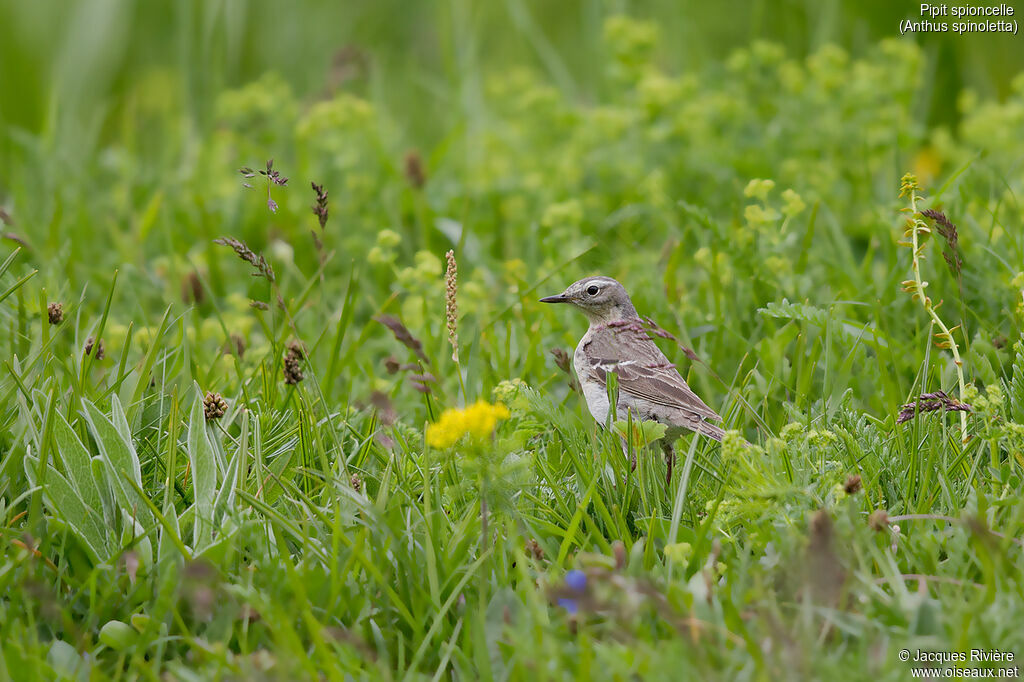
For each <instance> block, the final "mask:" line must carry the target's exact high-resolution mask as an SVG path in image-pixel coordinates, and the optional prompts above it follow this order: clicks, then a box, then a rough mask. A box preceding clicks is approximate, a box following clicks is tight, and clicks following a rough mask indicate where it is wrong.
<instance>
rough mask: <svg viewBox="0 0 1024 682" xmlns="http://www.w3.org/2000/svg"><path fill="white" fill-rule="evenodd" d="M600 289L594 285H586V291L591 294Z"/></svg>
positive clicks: (595, 294)
mask: <svg viewBox="0 0 1024 682" xmlns="http://www.w3.org/2000/svg"><path fill="white" fill-rule="evenodd" d="M598 291H600V289H598V288H597V287H596V286H594V285H590V286H589V287H587V293H588V294H589V295H591V296H597V292H598Z"/></svg>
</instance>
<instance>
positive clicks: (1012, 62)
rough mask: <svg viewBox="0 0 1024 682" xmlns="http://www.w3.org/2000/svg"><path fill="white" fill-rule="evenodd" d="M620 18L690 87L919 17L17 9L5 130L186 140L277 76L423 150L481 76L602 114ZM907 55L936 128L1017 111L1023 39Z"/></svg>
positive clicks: (445, 8) (875, 5)
mask: <svg viewBox="0 0 1024 682" xmlns="http://www.w3.org/2000/svg"><path fill="white" fill-rule="evenodd" d="M1009 4H1010V5H1011V6H1013V7H1016V8H1019V7H1020V6H1021V4H1020V3H1017V2H1013V3H1009ZM617 13H625V14H630V15H631V16H634V17H637V18H641V19H650V20H653V21H655V22H656V23H657V25H658V26H659V27H660V28H661V31H662V35H663V40H662V43H661V45H660V54H659V55H658V60H659V61H660V62H661V63H662V65H663V66H664V67H665V68H666V69H667V70H669V71H676V72H685V71H687V70H692V69H698V68H701V67H703V66H705V65H707V64H708V63H714V62H716V61H721V60H722V59H724V58H725V57H726V56H727V55H728V54H729V53H730V52H731V51H733V50H734V49H736V48H737V47H741V46H744V45H747V44H749V43H750V42H751V41H753V40H757V39H763V40H769V41H774V42H778V43H781V44H783V45H785V46H786V49H787V53H788V54H789V55H790V56H793V57H796V58H801V57H804V56H806V55H807V54H810V53H812V52H813V51H815V50H816V49H817V48H819V47H821V46H822V45H824V44H827V43H832V44H836V45H839V46H841V47H843V48H844V49H846V50H847V51H849V52H851V53H853V54H859V53H862V52H863V51H864V50H865V49H868V48H869V47H870V46H872V45H873V44H874V43H875V42H877V41H878V40H879V39H882V38H886V37H892V36H896V35H898V25H899V22H900V20H901V19H903V18H905V17H912V18H917V13H918V4H917V3H912V2H887V1H884V0H869V1H867V2H853V1H849V0H848V1H846V2H843V1H840V0H776V1H772V2H739V3H730V4H728V5H726V4H723V3H709V2H703V1H695V0H679V1H665V0H660V1H659V0H653V1H646V2H587V1H579V0H573V1H569V2H536V1H527V0H497V1H495V2H470V1H469V0H444V1H440V2H406V1H404V0H380V1H374V2H368V1H365V0H357V1H354V2H344V3H340V2H317V1H314V0H297V1H295V2H271V1H269V0H256V1H253V2H242V1H240V0H239V1H232V0H209V1H198V0H184V1H182V2H138V1H132V0H90V1H87V2H80V3H72V2H37V3H26V2H13V1H11V0H5V1H4V2H3V3H0V83H3V90H4V96H3V97H2V98H0V123H2V124H3V125H4V126H10V127H11V128H13V129H15V130H24V131H27V132H29V133H46V134H47V135H48V136H50V137H51V139H52V140H53V141H54V143H55V145H56V146H58V147H60V146H62V145H67V144H69V143H71V142H72V140H73V141H74V143H75V144H76V145H80V144H81V143H82V142H85V141H91V142H93V143H94V144H101V143H102V142H104V141H109V140H110V139H112V138H113V137H115V136H116V135H117V134H118V132H117V129H118V123H117V121H118V117H119V115H120V114H122V113H125V112H127V113H131V112H133V111H137V110H138V109H139V108H140V107H142V108H145V107H146V105H147V104H148V105H150V106H153V105H154V102H153V101H152V100H154V99H156V100H160V103H161V104H162V106H164V107H167V108H169V109H173V110H175V111H180V112H182V113H183V114H185V115H186V118H185V119H184V121H183V124H182V125H183V126H184V127H185V129H184V130H182V131H181V132H182V134H185V133H186V132H188V130H189V128H190V127H191V126H200V127H202V126H205V125H208V124H209V122H210V119H211V114H212V107H213V102H214V100H215V96H216V94H217V93H218V92H220V91H222V90H224V89H226V88H232V87H237V86H239V85H241V84H244V83H247V82H249V81H251V80H253V79H255V78H257V77H258V76H260V75H261V74H263V73H265V72H266V71H268V70H273V71H275V72H278V73H280V74H281V75H282V76H283V77H284V79H285V80H286V81H287V82H288V84H289V85H290V86H291V88H292V89H293V91H294V92H296V93H298V94H299V95H301V96H303V97H306V98H311V99H312V98H319V97H323V96H325V95H327V94H329V93H330V92H331V91H333V90H336V89H338V88H345V89H351V90H354V91H356V92H358V93H360V94H362V95H364V96H368V97H369V98H370V99H372V100H373V101H374V102H375V103H377V104H378V105H381V104H383V105H386V108H387V109H388V110H389V111H390V112H391V114H392V116H393V117H394V118H395V119H396V120H398V121H400V122H401V123H402V127H403V132H404V134H405V135H407V136H408V139H409V143H410V144H417V145H430V144H432V143H433V142H435V141H436V140H438V139H440V138H441V137H442V136H443V135H444V134H445V133H447V132H449V131H450V130H452V129H453V128H455V127H457V126H458V125H460V124H462V123H463V122H464V121H466V120H472V119H473V118H474V117H476V116H480V115H482V109H483V103H482V95H481V88H482V85H481V82H480V80H481V77H482V76H481V74H482V73H485V72H488V71H490V70H496V69H502V68H507V67H508V65H511V64H517V65H526V66H531V67H535V68H536V69H537V70H539V71H541V72H543V73H545V74H546V76H547V78H548V79H549V80H550V82H551V83H553V84H555V85H557V86H558V87H559V88H560V89H562V90H563V91H564V92H565V93H566V94H568V95H570V96H571V97H572V98H574V99H576V100H579V101H583V102H586V101H592V100H594V99H596V98H599V97H600V95H601V93H602V91H603V88H604V86H605V84H604V82H603V81H604V79H605V75H606V74H605V73H604V71H603V69H602V68H601V66H600V64H601V57H600V55H601V54H602V51H603V50H604V45H603V43H602V34H601V27H602V22H603V20H604V17H605V16H608V15H610V14H617ZM1018 14H1019V13H1018ZM907 40H914V41H916V42H918V43H919V44H921V45H922V46H923V47H924V48H925V50H926V52H927V54H928V56H929V69H930V72H929V80H930V81H931V83H932V84H933V88H932V96H931V98H930V99H929V101H928V102H926V103H925V105H924V106H926V107H927V112H928V114H927V115H928V118H929V122H930V123H945V124H955V123H956V118H957V111H956V107H954V106H952V102H951V100H950V98H951V97H952V94H953V93H956V92H958V91H960V90H961V89H962V87H964V86H969V87H971V88H973V89H976V90H977V91H978V92H979V94H980V95H981V96H983V97H996V98H1002V97H1005V96H1006V94H1007V93H1008V91H1009V87H1010V86H1009V83H1010V80H1011V78H1012V76H1013V75H1014V74H1016V73H1018V72H1019V71H1020V70H1021V69H1022V67H1024V45H1022V43H1021V41H1020V39H1019V38H1017V37H1015V36H1013V35H1012V34H973V35H967V36H957V35H953V34H951V33H946V34H920V35H918V36H915V37H908V38H907ZM13 136H14V137H15V139H16V137H17V133H13ZM16 147H17V142H16V141H15V140H12V134H10V133H9V134H8V135H5V136H4V138H3V158H4V161H5V163H4V164H3V168H2V169H0V178H3V179H4V181H5V182H6V181H8V179H9V177H10V174H11V173H12V172H14V171H16V170H17V168H16V166H13V165H12V163H11V161H12V160H14V159H16V158H17V152H16V149H15V148H16ZM154 148H157V147H156V146H155V147H154Z"/></svg>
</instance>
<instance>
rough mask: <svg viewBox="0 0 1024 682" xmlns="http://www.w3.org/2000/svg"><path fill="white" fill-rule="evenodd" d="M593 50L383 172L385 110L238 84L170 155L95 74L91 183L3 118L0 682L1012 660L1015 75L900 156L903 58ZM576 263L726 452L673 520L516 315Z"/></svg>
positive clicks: (700, 475)
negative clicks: (646, 337)
mask: <svg viewBox="0 0 1024 682" xmlns="http://www.w3.org/2000/svg"><path fill="white" fill-rule="evenodd" d="M601 26H602V28H601V36H602V38H601V40H602V41H603V42H602V50H601V51H600V52H599V58H598V61H597V62H596V63H595V64H594V65H593V68H595V69H596V70H598V71H599V72H600V73H601V74H602V81H601V82H602V87H601V88H599V89H597V91H596V94H595V95H594V97H593V98H592V99H587V98H581V97H574V96H571V95H569V94H567V93H566V91H565V90H564V89H563V88H561V87H559V84H558V83H557V82H553V79H551V78H549V77H548V76H547V75H546V74H545V73H543V72H542V71H539V70H537V69H532V68H508V69H500V70H499V69H494V70H487V71H482V72H481V73H480V74H479V82H480V90H479V91H478V92H473V93H460V95H465V96H467V97H469V96H472V97H474V98H476V101H477V102H479V103H480V104H479V109H478V111H477V114H476V115H475V116H474V117H472V118H470V119H466V120H464V121H462V122H461V124H460V125H459V126H457V127H455V128H453V129H451V130H450V131H448V133H447V134H445V135H443V136H440V137H439V138H438V139H437V140H436V141H435V142H434V143H432V144H431V145H430V146H429V147H427V146H424V147H421V148H420V149H419V150H418V151H417V149H415V148H413V146H412V145H410V144H409V139H408V136H407V135H406V134H405V133H404V132H403V131H404V130H406V128H407V126H408V125H409V124H408V123H407V122H408V121H409V120H410V119H414V118H415V117H416V115H417V112H416V111H396V110H394V109H392V108H389V107H386V106H383V105H382V102H381V101H380V100H378V99H376V98H374V97H372V96H370V95H368V94H366V93H360V92H357V91H353V90H352V89H348V88H346V87H345V85H344V82H341V84H340V85H337V84H336V86H331V87H328V86H326V85H323V84H321V85H323V87H320V88H319V89H316V90H315V92H314V91H313V89H310V90H309V91H297V90H296V89H295V88H293V87H292V86H291V85H290V83H289V81H288V80H287V79H285V78H283V77H282V76H280V75H278V74H275V72H273V71H272V70H271V71H268V72H267V73H265V74H262V75H260V76H259V77H256V78H254V79H252V80H251V82H248V83H245V84H243V85H241V86H240V87H237V88H230V89H226V90H224V91H223V92H220V93H219V94H217V95H216V97H215V99H213V100H212V106H211V107H210V115H209V119H208V120H207V121H203V122H202V124H201V125H190V124H188V123H187V119H183V117H182V116H181V111H180V107H179V104H180V103H178V102H175V101H174V98H173V97H171V96H168V95H166V89H167V88H168V81H167V78H168V74H167V73H166V72H164V71H160V70H154V71H152V72H150V73H149V74H148V75H146V76H144V77H140V78H139V79H137V80H134V81H133V82H129V83H126V84H125V85H124V88H125V89H126V90H127V92H128V95H127V96H126V99H127V101H129V102H130V106H126V107H123V108H121V109H119V111H118V115H116V116H113V117H111V118H108V119H105V120H104V121H103V123H102V125H101V124H100V123H99V122H97V123H96V129H95V130H93V131H92V132H93V133H94V134H95V136H96V137H95V139H104V140H108V142H107V143H105V144H103V145H97V149H95V153H93V154H89V155H83V154H75V153H74V152H75V150H74V149H70V150H69V149H54V148H52V145H51V144H50V143H51V142H52V139H53V138H52V137H47V136H46V135H33V134H28V133H26V132H25V131H23V130H19V129H16V128H15V127H13V126H12V127H10V128H8V129H7V131H6V139H5V142H4V149H5V150H7V151H8V152H10V150H12V149H13V150H16V151H15V152H10V153H11V155H12V156H10V158H17V160H18V165H17V167H16V168H13V169H11V168H9V169H7V171H6V177H5V182H4V185H3V186H0V206H2V207H3V208H4V215H3V217H4V222H5V225H4V227H3V230H4V237H5V239H4V241H3V242H2V245H0V262H2V265H0V330H2V331H0V346H2V347H3V349H4V354H3V355H4V362H3V368H2V370H0V549H2V551H0V674H2V673H3V672H6V675H7V676H9V677H11V678H14V679H53V678H59V679H82V680H84V679H108V678H111V679H120V678H130V679H154V680H155V679H167V678H170V679H225V678H226V679H347V678H357V679H359V678H371V677H372V678H381V679H398V678H401V679H441V678H447V679H478V678H480V679H495V678H497V679H524V678H536V679H589V678H607V679H681V678H685V677H691V676H693V677H698V678H711V679H715V678H723V679H791V678H806V679H841V678H846V677H850V676H854V677H860V678H868V677H870V678H872V679H876V680H888V679H894V680H895V679H906V677H907V676H908V674H909V673H908V664H905V663H903V662H901V661H899V660H898V658H897V656H896V652H897V651H898V650H899V649H901V648H908V649H910V650H915V649H917V648H921V649H929V650H940V651H942V650H963V649H968V648H972V647H975V648H984V649H999V650H1002V651H1014V652H1017V653H1018V654H1019V655H1024V632H1022V630H1021V628H1020V623H1021V622H1022V620H1024V580H1022V576H1021V572H1020V566H1021V562H1022V544H1024V543H1022V539H1021V538H1022V537H1024V505H1021V504H1020V503H1021V494H1022V493H1021V490H1022V479H1021V477H1022V472H1024V345H1022V337H1021V330H1022V325H1024V272H1022V271H1024V231H1022V230H1021V224H1022V220H1024V206H1022V204H1021V197H1022V196H1024V166H1022V164H1021V159H1022V158H1024V134H1022V133H1024V75H1021V76H1018V77H1017V78H1016V79H1015V80H1013V81H1012V85H1011V86H1010V92H1009V94H1008V95H1007V96H1005V97H1002V98H994V97H989V96H984V95H980V94H978V93H976V92H974V91H972V90H969V89H965V90H963V91H961V92H944V93H942V94H941V98H942V101H943V102H945V105H944V106H948V107H953V108H955V109H956V117H955V123H954V124H953V125H933V121H932V120H931V119H930V118H929V117H928V116H926V113H925V108H923V107H922V106H921V104H920V102H921V97H922V93H926V92H927V93H932V95H934V96H937V95H935V93H934V92H933V91H932V89H931V88H930V82H931V80H930V79H931V78H932V69H931V67H930V63H931V62H930V58H929V55H928V54H927V53H925V52H924V51H923V50H922V49H921V48H920V47H918V46H917V45H916V44H915V43H913V42H909V41H904V40H898V39H891V38H890V39H882V40H880V41H878V42H876V43H873V44H872V45H870V46H869V47H868V48H866V49H864V50H861V51H859V52H857V53H850V52H847V51H845V50H844V49H841V48H839V47H836V46H830V45H825V46H822V47H820V48H818V49H815V50H814V51H813V52H811V53H810V54H808V55H806V56H804V55H795V54H792V53H790V52H789V51H788V50H787V48H786V47H784V46H782V45H779V44H775V43H770V42H764V41H754V42H752V43H750V44H749V45H748V46H747V47H743V48H740V49H737V50H735V51H733V52H732V53H731V54H730V55H729V56H728V57H727V58H725V59H724V60H720V61H711V62H708V63H707V64H706V65H702V66H700V67H699V68H696V67H695V68H688V69H672V68H668V67H666V66H664V65H663V64H662V62H661V61H660V60H659V59H658V55H659V54H660V50H661V45H662V44H663V42H664V41H665V40H666V36H665V35H664V34H663V33H661V32H659V29H658V25H657V24H655V23H654V22H649V21H643V20H639V19H636V18H629V17H627V16H624V15H614V14H613V15H608V16H605V17H601ZM353 68H354V67H353ZM172 90H173V88H172ZM311 92H312V93H313V94H310V93H311ZM101 128H102V129H101ZM83 148H85V147H83ZM240 169H241V170H240ZM449 251H451V252H453V253H452V256H451V257H450V258H447V257H446V254H447V253H448V252H449ZM456 268H457V277H456V276H455V272H454V271H455V269H456ZM446 271H448V272H450V274H451V276H450V277H449V278H448V279H447V281H446V277H445V273H446ZM591 273H600V274H606V275H609V276H613V277H616V278H617V279H619V280H620V281H621V282H623V283H624V284H625V285H626V287H627V288H628V289H629V291H630V292H631V293H632V294H633V299H634V303H635V304H636V307H637V309H638V310H639V311H640V313H641V315H645V316H649V317H650V318H651V319H652V320H654V321H655V322H656V323H657V327H656V328H655V329H657V330H658V332H659V333H658V334H657V335H656V336H655V338H656V340H657V341H658V343H659V344H660V345H661V346H662V348H663V349H664V350H665V352H666V353H667V355H668V356H669V357H670V358H671V359H672V361H673V362H675V363H676V365H677V367H678V368H679V369H680V371H681V372H682V373H683V375H684V376H685V377H686V378H687V379H688V381H689V382H690V384H691V386H693V387H694V389H695V390H696V391H697V393H698V394H700V395H701V396H702V397H703V398H704V399H705V401H706V402H707V403H708V404H709V405H711V406H712V407H714V408H715V409H717V410H718V411H719V412H720V413H721V414H722V415H724V416H725V426H726V428H728V429H730V430H731V432H730V434H729V435H728V436H727V438H726V440H725V442H724V443H723V444H722V445H721V446H719V445H717V444H714V443H712V442H710V441H707V440H704V439H697V438H692V437H689V438H684V439H682V440H681V441H680V442H679V443H678V446H677V449H678V452H679V462H678V465H677V466H676V469H675V473H674V476H673V479H672V481H671V484H670V485H669V486H667V487H666V484H665V468H664V467H665V464H664V461H663V459H662V458H661V456H660V453H659V452H658V451H657V450H656V449H655V450H646V449H645V448H644V442H645V440H647V439H649V438H650V437H652V431H655V430H652V429H651V428H650V427H647V426H645V425H641V424H632V423H631V420H630V419H629V416H628V415H620V417H621V418H622V420H623V424H621V426H622V427H623V428H622V431H623V433H625V434H626V435H627V436H628V437H627V438H626V439H625V442H626V447H627V449H628V452H627V453H623V449H622V448H623V446H622V442H623V441H622V439H620V437H619V435H617V434H616V433H609V432H606V431H604V430H602V429H600V428H598V426H597V425H596V424H595V423H593V421H592V420H591V418H590V416H589V414H587V412H586V407H585V404H584V402H583V400H582V398H581V396H580V395H579V394H578V392H577V391H576V390H575V384H574V378H573V377H572V374H571V368H569V365H568V363H567V358H568V357H570V356H571V354H572V349H573V346H574V345H575V342H576V340H577V339H578V338H579V337H580V336H581V335H582V333H583V331H584V324H585V322H584V320H583V318H582V317H581V316H577V315H574V314H570V313H569V311H566V310H564V309H552V307H545V306H543V304H540V303H538V302H537V299H538V298H540V297H541V296H545V295H550V294H554V293H558V292H560V291H561V290H562V289H563V288H564V287H565V285H567V284H568V283H570V282H572V281H574V280H575V279H577V278H579V277H581V276H584V275H586V274H591ZM954 351H955V354H954ZM653 435H656V434H653ZM741 438H745V439H747V440H749V441H750V442H751V443H753V444H754V447H750V448H747V447H744V446H743V445H742V440H741ZM631 456H635V458H636V461H637V466H636V468H635V470H632V469H631V467H630V465H629V462H630V457H631Z"/></svg>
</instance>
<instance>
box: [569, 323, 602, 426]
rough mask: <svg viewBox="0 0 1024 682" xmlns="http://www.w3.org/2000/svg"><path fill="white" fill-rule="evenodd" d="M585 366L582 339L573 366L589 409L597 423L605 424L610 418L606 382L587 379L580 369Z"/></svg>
mask: <svg viewBox="0 0 1024 682" xmlns="http://www.w3.org/2000/svg"><path fill="white" fill-rule="evenodd" d="M585 366H586V362H585V361H584V359H583V342H582V341H580V344H579V345H578V346H576V352H575V353H573V356H572V367H573V369H574V370H576V378H577V379H578V380H579V382H580V388H581V389H582V390H583V398H584V400H586V401H587V409H589V410H590V414H591V415H592V416H593V417H594V419H595V420H597V423H598V424H600V425H601V426H604V425H605V423H606V420H607V419H608V405H609V402H608V390H607V389H606V388H605V386H604V384H602V383H600V382H597V381H593V380H590V379H587V377H586V373H585V372H581V371H580V369H581V368H582V367H585Z"/></svg>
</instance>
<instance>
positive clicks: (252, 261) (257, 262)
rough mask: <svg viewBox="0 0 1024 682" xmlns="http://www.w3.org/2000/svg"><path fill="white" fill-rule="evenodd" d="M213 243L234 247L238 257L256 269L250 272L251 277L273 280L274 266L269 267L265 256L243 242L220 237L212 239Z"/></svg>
mask: <svg viewBox="0 0 1024 682" xmlns="http://www.w3.org/2000/svg"><path fill="white" fill-rule="evenodd" d="M213 243H214V244H221V245H223V246H230V247H231V248H232V249H234V251H235V253H236V254H237V255H238V257H239V258H241V259H242V260H244V261H245V262H246V263H248V264H249V265H251V266H252V267H253V268H254V269H255V270H256V272H254V273H252V276H253V277H264V278H266V280H267V281H268V282H273V281H274V268H272V267H270V263H268V262H267V259H266V258H264V257H263V256H261V255H259V254H257V253H256V252H255V251H253V250H252V249H250V248H249V246H248V245H247V244H246V243H245V242H243V241H240V240H238V239H233V238H231V237H221V238H220V239H214V240H213Z"/></svg>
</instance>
